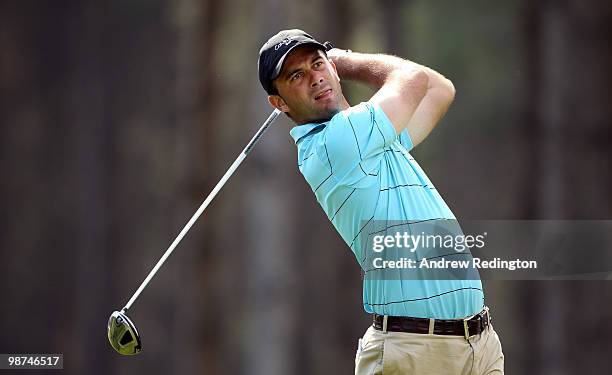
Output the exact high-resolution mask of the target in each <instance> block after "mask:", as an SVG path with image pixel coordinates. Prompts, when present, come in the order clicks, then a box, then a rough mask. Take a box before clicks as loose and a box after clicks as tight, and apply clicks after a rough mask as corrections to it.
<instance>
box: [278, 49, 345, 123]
mask: <svg viewBox="0 0 612 375" xmlns="http://www.w3.org/2000/svg"><path fill="white" fill-rule="evenodd" d="M274 84H275V86H276V90H277V91H278V95H271V96H270V97H269V100H270V103H271V104H272V105H273V106H275V107H277V108H279V109H280V110H281V111H283V112H288V114H289V115H290V116H291V119H292V120H293V121H294V122H295V123H297V124H305V123H308V122H322V121H327V120H329V119H330V118H332V116H333V115H335V114H336V113H338V112H339V111H340V109H341V107H340V105H341V102H342V101H341V99H342V98H343V96H342V88H341V86H340V78H339V77H338V73H337V72H336V66H335V65H334V63H333V62H331V61H329V60H328V59H327V57H326V56H325V53H324V52H323V51H321V50H320V49H318V48H317V47H316V46H313V45H304V46H299V47H297V48H295V49H294V50H293V51H291V52H290V53H289V55H288V56H287V57H286V58H285V62H284V64H283V69H282V71H281V73H280V75H279V76H278V78H276V79H275V80H274Z"/></svg>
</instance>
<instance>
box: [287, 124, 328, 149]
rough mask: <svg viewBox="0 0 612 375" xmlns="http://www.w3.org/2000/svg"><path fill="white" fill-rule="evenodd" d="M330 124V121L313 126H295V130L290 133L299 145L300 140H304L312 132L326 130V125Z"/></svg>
mask: <svg viewBox="0 0 612 375" xmlns="http://www.w3.org/2000/svg"><path fill="white" fill-rule="evenodd" d="M328 122H329V121H327V122H322V123H320V124H317V123H311V124H304V125H299V126H295V127H293V129H291V131H289V134H291V137H292V138H293V140H294V141H295V143H296V144H297V143H298V141H299V140H300V139H302V138H304V137H305V136H307V135H308V134H310V133H311V132H313V131H315V130H318V129H321V128H324V127H325V125H327V123H328Z"/></svg>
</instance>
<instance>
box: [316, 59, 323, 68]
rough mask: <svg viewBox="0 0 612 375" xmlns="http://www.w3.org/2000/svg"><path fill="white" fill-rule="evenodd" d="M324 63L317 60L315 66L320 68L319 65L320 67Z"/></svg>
mask: <svg viewBox="0 0 612 375" xmlns="http://www.w3.org/2000/svg"><path fill="white" fill-rule="evenodd" d="M322 64H323V61H317V62H316V63H315V64H314V66H315V68H318V67H320V66H321V65H322Z"/></svg>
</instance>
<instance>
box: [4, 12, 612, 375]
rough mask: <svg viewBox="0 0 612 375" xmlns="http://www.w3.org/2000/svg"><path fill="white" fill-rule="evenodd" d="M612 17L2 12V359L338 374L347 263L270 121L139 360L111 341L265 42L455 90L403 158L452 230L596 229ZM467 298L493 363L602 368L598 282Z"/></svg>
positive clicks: (183, 259) (284, 138) (168, 278)
mask: <svg viewBox="0 0 612 375" xmlns="http://www.w3.org/2000/svg"><path fill="white" fill-rule="evenodd" d="M611 16H612V3H611V2H609V1H594V0H592V1H579V0H558V1H553V0H542V1H528V0H521V1H519V0H517V1H479V0H466V1H461V2H456V1H431V0H430V1H426V0H410V1H393V0H384V1H377V2H374V1H365V0H355V1H348V0H338V1H333V2H327V1H323V0H312V1H309V2H308V3H302V2H291V1H289V2H281V1H275V0H263V1H259V2H252V1H247V0H228V1H225V2H221V1H205V0H201V1H199V0H174V1H169V0H147V1H142V0H132V1H107V2H94V1H86V0H84V1H58V2H40V1H29V0H25V1H10V0H3V1H0V124H1V129H0V131H1V133H0V135H1V136H0V155H1V158H0V160H1V161H0V166H1V170H0V173H1V176H2V184H1V185H0V204H1V206H0V207H1V211H0V259H1V268H0V270H1V272H0V293H1V295H2V298H3V300H2V309H1V310H0V317H1V319H0V322H1V323H0V332H2V334H1V335H0V353H63V354H64V363H65V365H64V367H65V370H64V371H62V372H61V373H66V374H129V373H149V374H174V373H176V374H192V373H202V374H204V373H205V374H349V373H352V371H353V365H354V363H353V359H354V354H355V350H356V345H357V339H358V337H360V336H361V335H362V334H363V332H364V331H365V329H366V328H367V326H368V324H369V323H370V317H369V316H367V314H365V313H364V311H363V309H362V307H361V279H360V272H359V269H358V266H357V264H356V263H355V262H354V260H353V257H352V254H351V253H350V251H348V249H347V247H346V245H345V244H344V243H343V242H342V241H341V239H340V237H339V236H338V235H337V234H336V232H335V231H334V229H333V228H332V226H331V224H330V223H329V222H328V221H327V220H326V218H325V215H324V214H323V212H322V210H321V209H320V208H319V206H318V205H317V203H316V201H315V199H314V197H313V195H312V192H311V191H310V190H309V188H308V186H307V184H306V183H305V182H304V180H303V178H302V177H301V175H299V172H298V171H297V168H296V152H295V146H294V145H293V143H292V140H291V138H290V137H289V135H288V132H289V129H290V128H291V126H292V125H291V123H290V122H289V121H288V120H287V119H286V118H283V119H282V120H280V121H278V123H277V124H275V125H274V126H273V127H272V128H271V129H270V130H269V132H268V133H267V134H266V135H265V137H264V138H263V139H262V141H261V142H260V143H259V144H258V146H257V147H256V148H255V150H254V152H253V153H252V154H251V155H250V156H249V158H248V159H247V160H246V161H245V163H244V164H243V165H242V167H241V168H240V169H239V170H238V172H237V173H236V175H235V176H234V177H232V179H231V180H230V182H229V183H228V185H227V186H226V187H225V188H224V189H223V191H222V192H221V193H220V195H219V196H218V197H217V198H216V200H215V201H214V203H213V204H212V205H211V206H210V207H209V208H208V209H207V211H206V214H205V215H204V216H203V217H202V218H201V219H200V221H199V222H198V224H196V226H195V227H194V228H193V229H192V231H191V233H190V234H189V235H188V236H187V237H186V239H185V240H184V241H183V243H181V245H180V247H179V248H178V249H177V251H176V253H175V254H174V255H173V256H172V257H171V258H170V259H169V261H168V262H167V263H166V264H165V266H164V268H162V270H161V271H160V273H159V274H158V275H157V276H156V278H155V279H154V280H153V281H152V282H151V284H150V285H149V287H148V288H147V290H146V291H145V292H144V293H143V295H142V296H141V297H140V298H139V300H138V301H137V302H136V304H135V305H134V307H133V309H132V311H131V312H130V316H131V317H132V318H133V319H134V321H135V322H136V325H137V326H138V327H139V330H140V331H141V334H142V337H143V340H144V341H143V344H144V349H145V351H144V352H143V353H142V354H141V355H140V356H137V357H131V358H125V357H120V356H119V355H117V354H115V352H114V351H112V349H111V348H110V346H109V345H108V343H107V342H106V337H105V336H106V322H107V319H108V316H109V315H110V313H111V312H112V310H114V309H119V308H121V307H122V306H123V304H124V303H125V302H126V301H127V299H128V298H129V297H130V296H131V295H132V293H133V292H134V291H135V289H136V288H137V286H138V285H139V284H140V282H141V281H142V280H143V279H144V277H145V276H146V274H147V273H148V272H149V270H150V269H151V268H152V266H153V265H154V264H155V263H156V262H157V260H158V259H159V257H160V256H161V254H162V253H163V251H164V249H166V247H167V246H168V245H169V244H170V242H171V241H172V239H173V238H174V237H175V236H176V234H178V232H179V230H180V229H181V228H182V227H183V225H184V224H185V223H186V221H187V219H188V218H189V217H190V215H191V214H192V213H193V212H194V211H195V209H196V208H197V206H198V205H199V204H200V203H201V201H202V200H203V199H204V197H205V196H206V195H207V194H208V192H209V191H210V190H211V189H212V187H213V186H214V184H215V183H216V182H217V181H218V179H219V178H220V176H221V175H222V174H223V173H224V172H225V170H226V169H227V168H228V167H229V165H230V164H231V162H232V161H233V160H234V158H235V157H236V156H237V155H238V153H239V152H240V151H241V150H242V148H243V147H244V146H245V145H246V143H247V142H248V140H249V139H250V138H251V136H252V134H253V133H254V132H255V131H256V129H257V128H258V126H259V124H260V123H261V122H262V121H263V120H264V119H265V118H266V116H267V115H268V113H269V112H270V110H271V109H270V107H269V106H268V104H267V101H266V97H265V95H264V91H263V90H262V89H261V87H260V85H259V81H258V79H257V68H256V63H257V53H258V51H259V48H260V46H261V44H262V43H263V42H264V41H265V40H266V39H267V38H268V37H269V36H271V35H272V34H274V33H276V32H277V31H278V30H280V29H282V28H293V27H297V28H302V29H305V30H307V31H308V32H310V33H312V34H313V35H314V36H315V37H317V38H318V39H320V40H331V41H333V43H334V44H335V45H336V46H338V47H344V48H350V49H352V50H355V51H364V52H383V53H392V54H397V55H400V56H403V57H406V58H409V59H411V60H414V61H416V62H419V63H422V64H425V65H428V66H430V67H432V68H434V69H436V70H439V71H440V72H442V73H443V74H445V75H446V76H447V77H448V78H450V79H451V80H452V81H453V82H454V84H455V86H456V89H457V96H456V100H455V103H454V105H453V106H452V107H451V110H450V112H449V113H448V115H447V116H446V118H445V119H444V120H443V121H442V123H441V124H440V126H439V127H438V128H437V129H436V130H435V131H434V132H433V133H432V135H431V136H430V137H429V139H428V140H427V141H426V142H424V143H423V144H422V145H421V146H419V147H418V148H417V149H416V150H415V151H414V155H415V157H416V158H417V159H418V160H419V162H420V163H421V165H422V166H423V167H424V169H425V170H426V171H427V172H428V175H429V176H430V178H431V179H432V181H434V182H435V183H436V186H437V188H438V189H439V190H440V191H441V192H442V195H443V196H444V198H445V199H446V201H447V202H448V204H449V205H450V207H451V208H452V209H453V210H454V212H455V214H456V216H457V217H458V218H471V219H589V218H590V219H609V218H610V217H611V216H612V177H611V176H612V173H610V170H611V166H612V127H611V126H610V116H611V115H612V106H611V105H610V104H611V94H610V87H612V69H611V68H610V67H612V49H611V48H610V46H611V45H612V26H611V25H612V23H611V22H610V21H611V20H612V17H611ZM345 89H346V91H347V96H348V97H349V99H350V101H351V102H352V103H354V104H355V103H357V102H358V101H361V100H365V99H367V98H368V97H369V95H370V94H371V93H370V92H368V91H367V90H365V89H363V88H362V87H358V86H355V85H353V84H350V83H347V84H345ZM579 250H580V251H583V252H584V253H585V254H587V255H588V250H589V249H579ZM484 287H485V292H486V297H487V303H488V305H490V306H491V309H492V312H493V315H494V319H495V326H496V329H497V331H498V332H499V334H500V336H501V340H502V345H503V348H504V352H505V355H506V371H507V373H509V374H576V373H581V374H600V373H603V372H604V371H606V370H609V368H610V366H611V365H612V360H611V359H610V357H609V355H608V353H609V351H610V349H611V346H612V345H611V344H612V324H610V323H609V319H611V317H612V302H610V301H611V300H612V284H610V283H609V282H605V281H581V282H578V281H574V282H569V281H565V282H561V281H558V282H552V281H550V282H528V281H521V282H518V281H513V282H509V281H487V280H485V281H484ZM48 373H52V371H49V372H48Z"/></svg>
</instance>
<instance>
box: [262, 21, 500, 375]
mask: <svg viewBox="0 0 612 375" xmlns="http://www.w3.org/2000/svg"><path fill="white" fill-rule="evenodd" d="M328 47H329V45H327V44H325V45H324V44H321V43H319V42H317V41H316V40H315V39H313V38H312V37H311V36H310V35H308V34H306V33H305V32H303V31H301V30H296V29H294V30H283V31H281V32H279V33H278V34H276V35H274V36H273V37H271V38H270V39H269V40H268V41H267V42H266V43H265V44H264V45H263V46H262V48H261V50H260V55H259V64H258V68H259V79H260V81H261V84H262V86H263V87H264V89H265V90H266V92H267V93H268V95H269V96H268V100H269V102H270V104H271V105H272V106H273V107H275V108H277V109H279V110H281V111H282V112H284V113H285V114H286V115H287V116H289V117H290V118H291V120H292V121H293V122H295V123H296V124H297V126H296V127H294V128H293V129H292V130H291V136H292V137H293V139H294V140H295V143H296V145H297V149H298V167H299V169H300V172H301V173H302V174H303V175H304V177H305V178H306V181H307V182H308V183H309V185H310V186H311V188H312V190H313V192H314V194H315V196H316V198H317V200H318V202H319V203H320V205H321V206H322V208H323V209H324V211H325V213H326V214H327V217H328V218H329V220H330V221H331V222H332V224H333V225H334V227H335V228H336V229H337V230H338V232H339V233H340V235H341V236H342V238H343V239H344V240H345V242H346V243H347V244H348V245H349V247H350V248H351V250H352V251H353V252H354V254H355V256H356V258H357V260H358V262H359V263H360V265H361V267H362V269H363V271H364V272H366V276H367V275H368V272H369V271H372V270H371V269H368V262H367V258H368V256H367V254H366V252H367V246H366V245H367V240H368V239H367V238H364V237H363V236H364V234H365V232H370V233H368V235H371V234H372V233H374V232H372V231H371V230H370V229H369V228H368V225H369V224H371V223H372V222H378V223H386V224H387V225H386V226H385V227H384V231H385V233H388V232H389V230H390V228H391V227H392V226H393V225H388V223H389V222H397V221H399V222H402V223H407V225H408V226H410V225H412V224H415V223H419V222H428V221H429V220H439V219H441V220H452V219H454V215H453V214H452V212H451V211H450V209H449V208H448V206H447V205H446V203H445V202H444V200H443V199H442V197H441V196H440V195H439V193H438V192H437V191H436V190H435V188H434V187H433V184H432V183H431V181H430V180H429V179H428V178H427V176H426V175H425V173H424V172H423V170H422V169H421V168H420V167H419V165H418V164H417V163H416V162H415V161H414V159H413V158H412V157H411V156H410V154H409V151H410V150H411V149H412V148H414V147H415V146H417V145H418V144H419V143H421V142H422V141H423V140H424V139H425V138H426V137H427V135H428V134H429V133H430V132H431V130H432V129H433V128H434V126H435V125H436V124H437V123H438V121H440V119H441V118H442V116H443V115H444V113H445V112H446V111H447V109H448V107H449V106H450V104H451V102H452V101H453V98H454V95H455V89H454V87H453V85H452V83H451V82H450V81H449V80H448V79H446V78H445V77H444V76H442V75H441V74H439V73H437V72H435V71H433V70H432V69H429V68H426V67H424V66H421V65H418V64H415V63H413V62H410V61H407V60H404V59H401V58H398V57H394V56H388V55H380V54H376V55H375V54H362V53H353V52H351V51H343V50H339V49H335V48H334V49H329V48H328ZM341 79H345V80H354V81H357V82H361V83H364V84H367V85H369V86H370V87H371V88H373V89H374V90H375V94H374V95H373V96H372V97H371V99H370V100H369V101H367V102H365V103H361V104H358V105H355V106H352V107H351V106H350V105H349V104H348V102H347V101H346V99H345V97H344V95H343V94H342V88H341V86H340V80H341ZM366 228H368V229H366ZM368 238H369V237H368ZM364 249H365V250H364ZM394 271H395V270H394ZM397 274H399V275H406V274H405V273H401V272H399V271H398V273H397ZM363 303H364V308H365V310H366V311H367V312H368V313H372V314H373V315H374V324H373V325H372V326H371V327H370V328H368V330H367V331H366V333H365V335H364V336H363V338H362V339H360V340H359V345H358V350H357V354H356V358H355V374H503V363H504V356H503V354H502V350H501V344H500V342H499V338H498V336H497V334H496V333H495V331H494V330H493V327H492V326H491V324H490V316H489V314H488V309H487V308H486V307H485V306H484V294H483V291H482V285H481V282H480V279H479V277H473V278H464V279H459V280H457V279H456V278H447V279H444V280H437V279H435V278H427V277H425V278H422V279H409V278H407V277H403V276H400V277H387V276H386V277H366V278H365V279H364V285H363Z"/></svg>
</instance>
